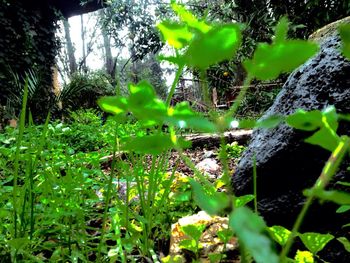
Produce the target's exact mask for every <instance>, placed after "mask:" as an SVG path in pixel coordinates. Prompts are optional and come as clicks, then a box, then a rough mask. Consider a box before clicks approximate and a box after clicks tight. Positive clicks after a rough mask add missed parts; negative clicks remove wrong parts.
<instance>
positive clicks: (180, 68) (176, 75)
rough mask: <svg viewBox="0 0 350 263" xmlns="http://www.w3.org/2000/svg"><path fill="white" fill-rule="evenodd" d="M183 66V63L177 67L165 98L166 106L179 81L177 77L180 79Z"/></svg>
mask: <svg viewBox="0 0 350 263" xmlns="http://www.w3.org/2000/svg"><path fill="white" fill-rule="evenodd" d="M184 67H185V66H184V65H180V66H179V68H178V69H177V71H176V74H175V78H174V81H173V84H172V85H171V89H170V91H169V94H168V96H167V98H166V105H167V106H168V107H169V106H170V103H171V99H172V98H173V96H174V93H175V89H176V85H177V83H178V82H179V79H180V77H181V75H182V71H183V69H184Z"/></svg>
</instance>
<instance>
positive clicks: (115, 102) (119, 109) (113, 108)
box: [97, 96, 128, 114]
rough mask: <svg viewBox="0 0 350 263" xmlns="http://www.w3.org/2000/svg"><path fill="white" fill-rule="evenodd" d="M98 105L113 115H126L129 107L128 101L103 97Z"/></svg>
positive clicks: (113, 97) (114, 97)
mask: <svg viewBox="0 0 350 263" xmlns="http://www.w3.org/2000/svg"><path fill="white" fill-rule="evenodd" d="M97 103H98V105H99V106H100V107H101V109H102V110H104V111H105V112H109V113H113V114H122V113H125V112H126V111H127V107H128V101H127V99H126V98H121V97H117V96H109V97H102V98H100V99H99V100H98V101H97Z"/></svg>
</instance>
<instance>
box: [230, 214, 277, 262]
mask: <svg viewBox="0 0 350 263" xmlns="http://www.w3.org/2000/svg"><path fill="white" fill-rule="evenodd" d="M230 227H232V229H233V230H234V232H235V233H236V235H237V237H238V238H239V240H240V242H241V243H242V245H243V246H244V247H245V248H246V249H247V250H248V251H249V252H250V253H251V255H252V256H253V257H254V259H255V261H256V262H271V263H273V262H276V263H277V262H279V261H278V256H277V255H276V253H275V252H274V251H273V250H272V243H271V241H270V239H269V238H268V237H267V236H266V235H265V234H264V231H265V230H266V228H267V227H266V225H265V222H264V221H263V219H262V218H261V217H259V216H258V215H256V214H254V213H253V212H252V211H250V210H249V209H248V208H246V207H239V208H237V209H235V210H234V211H233V212H232V213H231V214H230Z"/></svg>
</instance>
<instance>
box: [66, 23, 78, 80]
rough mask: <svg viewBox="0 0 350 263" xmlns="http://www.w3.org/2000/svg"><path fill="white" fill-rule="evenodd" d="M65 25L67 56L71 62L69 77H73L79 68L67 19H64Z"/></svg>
mask: <svg viewBox="0 0 350 263" xmlns="http://www.w3.org/2000/svg"><path fill="white" fill-rule="evenodd" d="M63 25H64V32H65V37H66V46H67V54H68V61H69V73H68V75H69V76H71V75H72V74H73V73H75V72H76V71H77V68H78V67H77V62H76V60H75V55H74V47H73V43H72V40H71V37H70V30H69V22H68V19H66V18H64V19H63Z"/></svg>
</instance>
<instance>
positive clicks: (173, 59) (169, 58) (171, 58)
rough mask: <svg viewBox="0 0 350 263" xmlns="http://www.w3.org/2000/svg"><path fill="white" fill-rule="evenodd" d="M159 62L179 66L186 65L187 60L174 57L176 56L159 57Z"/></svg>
mask: <svg viewBox="0 0 350 263" xmlns="http://www.w3.org/2000/svg"><path fill="white" fill-rule="evenodd" d="M158 60H159V61H167V62H169V63H173V64H175V65H178V66H181V65H184V64H185V63H186V60H185V59H184V58H183V57H182V56H177V57H174V56H163V55H159V56H158Z"/></svg>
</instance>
